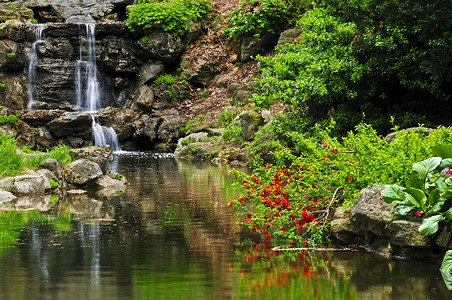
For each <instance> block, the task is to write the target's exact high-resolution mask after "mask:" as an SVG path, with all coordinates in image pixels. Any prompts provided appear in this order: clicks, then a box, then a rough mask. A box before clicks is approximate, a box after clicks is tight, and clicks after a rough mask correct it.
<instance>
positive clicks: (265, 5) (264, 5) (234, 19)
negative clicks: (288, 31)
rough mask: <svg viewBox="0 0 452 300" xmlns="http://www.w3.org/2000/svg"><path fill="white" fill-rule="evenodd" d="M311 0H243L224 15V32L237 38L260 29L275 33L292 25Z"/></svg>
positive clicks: (257, 32)
mask: <svg viewBox="0 0 452 300" xmlns="http://www.w3.org/2000/svg"><path fill="white" fill-rule="evenodd" d="M310 3H311V1H305V0H301V1H290V0H244V1H241V2H240V5H239V7H238V8H236V9H235V10H233V11H231V12H229V13H228V14H227V15H226V17H227V18H226V22H227V24H228V26H227V28H225V29H224V33H225V34H226V35H228V36H229V37H231V38H238V37H240V36H241V35H243V34H246V33H253V34H259V33H260V32H261V31H264V30H265V31H269V32H273V33H276V31H275V30H276V28H278V30H283V29H284V28H286V27H289V26H292V25H294V23H295V22H294V21H295V19H296V18H298V17H299V16H300V15H301V13H302V12H303V11H304V10H305V9H306V8H307V7H308V6H309V5H310Z"/></svg>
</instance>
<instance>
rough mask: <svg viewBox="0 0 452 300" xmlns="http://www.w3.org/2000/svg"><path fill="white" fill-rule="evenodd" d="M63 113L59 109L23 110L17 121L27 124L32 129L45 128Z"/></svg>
mask: <svg viewBox="0 0 452 300" xmlns="http://www.w3.org/2000/svg"><path fill="white" fill-rule="evenodd" d="M64 113H65V111H64V110H61V109H53V110H45V109H34V110H24V111H22V112H21V113H20V114H19V119H20V120H22V121H25V122H27V123H28V124H30V125H31V126H33V127H38V126H46V125H47V124H48V123H49V122H50V121H52V120H54V119H56V118H58V117H60V116H61V115H62V114H64Z"/></svg>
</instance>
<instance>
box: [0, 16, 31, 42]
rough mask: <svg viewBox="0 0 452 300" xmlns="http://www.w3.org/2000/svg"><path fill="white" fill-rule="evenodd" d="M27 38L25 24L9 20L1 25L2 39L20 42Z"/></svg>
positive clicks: (0, 34) (0, 35) (0, 37)
mask: <svg viewBox="0 0 452 300" xmlns="http://www.w3.org/2000/svg"><path fill="white" fill-rule="evenodd" d="M24 38H25V30H24V23H22V22H21V21H19V20H7V21H6V22H4V23H0V39H10V40H13V41H15V42H19V41H21V40H23V39H24Z"/></svg>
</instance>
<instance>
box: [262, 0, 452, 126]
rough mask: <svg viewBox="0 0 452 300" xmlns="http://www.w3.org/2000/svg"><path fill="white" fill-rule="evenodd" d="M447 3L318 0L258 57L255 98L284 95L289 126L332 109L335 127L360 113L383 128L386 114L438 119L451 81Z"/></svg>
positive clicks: (409, 122) (402, 119)
mask: <svg viewBox="0 0 452 300" xmlns="http://www.w3.org/2000/svg"><path fill="white" fill-rule="evenodd" d="M451 6H452V4H451V2H450V1H446V0H442V1H437V2H435V3H429V2H419V1H408V0H406V1H384V2H381V1H377V0H370V1H365V2H362V1H355V0H346V1H339V2H338V1H329V0H327V1H324V2H322V5H320V4H319V5H318V6H315V7H314V9H312V10H309V11H307V12H306V13H305V14H304V15H303V17H302V18H301V19H300V20H299V22H298V24H299V25H300V26H301V27H302V28H303V29H304V31H303V32H302V33H301V35H300V42H299V43H298V44H286V45H283V46H281V47H279V48H278V53H277V54H276V55H275V56H269V57H260V58H258V60H259V61H260V64H261V66H262V69H261V77H260V81H259V86H260V91H261V93H260V94H259V95H256V96H255V98H254V101H255V102H256V104H258V105H260V106H266V105H269V104H271V103H272V102H273V101H275V100H279V101H283V102H284V103H285V104H286V105H287V107H288V110H289V114H287V119H286V120H287V122H288V123H290V125H292V126H297V123H300V122H299V121H300V120H302V119H306V118H308V117H309V118H311V119H312V120H313V121H314V122H317V121H319V120H321V119H325V118H326V117H327V116H328V115H330V116H333V117H334V118H335V120H336V121H337V123H338V124H337V125H338V126H337V127H336V130H337V132H338V133H340V134H344V133H345V132H347V131H348V130H350V129H352V128H353V127H354V126H356V124H359V123H360V122H363V121H364V122H366V123H370V124H372V125H373V126H374V128H375V129H377V130H378V131H379V132H385V131H386V132H387V131H388V130H389V129H390V124H389V122H388V121H387V117H386V116H387V115H393V116H394V117H395V118H396V119H397V121H398V123H399V125H401V126H403V127H409V126H416V125H417V124H418V123H426V122H427V121H428V122H431V123H436V124H440V123H438V122H441V121H442V120H447V119H448V116H447V115H446V113H445V112H447V111H448V109H446V107H448V106H449V103H447V102H445V100H447V99H449V98H450V94H451V88H450V87H451V86H452V84H451V81H452V74H451V73H450V72H449V71H447V70H450V68H451V65H452V60H451V59H450V55H447V54H446V53H450V51H451V47H452V46H451V45H452V43H451V41H452V36H451V35H450V30H448V29H447V28H449V29H450V28H451V26H452V21H451V20H452V16H451V14H452V9H451ZM422 11H428V12H429V13H428V14H427V13H425V12H424V13H421V12H422ZM433 24H438V27H436V25H433ZM426 32H428V33H429V34H428V35H427V34H425V33H426ZM440 61H441V62H444V65H442V66H439V65H438V64H439V62H440ZM438 106H441V107H443V108H444V109H443V110H442V111H443V112H444V113H443V114H442V115H441V111H438V110H437V107H438ZM363 113H364V114H363ZM439 116H441V117H442V118H443V119H441V118H440V117H439ZM428 122H427V123H428ZM309 126H311V125H309ZM298 127H299V126H298ZM294 129H303V128H296V127H295V128H294ZM305 129H306V128H305Z"/></svg>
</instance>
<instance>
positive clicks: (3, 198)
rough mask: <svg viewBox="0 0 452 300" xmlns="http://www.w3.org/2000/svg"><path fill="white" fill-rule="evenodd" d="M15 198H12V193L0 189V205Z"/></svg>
mask: <svg viewBox="0 0 452 300" xmlns="http://www.w3.org/2000/svg"><path fill="white" fill-rule="evenodd" d="M16 198H17V197H16V196H14V195H13V194H12V193H10V192H7V191H4V190H2V189H0V203H4V202H8V201H11V200H14V199H16Z"/></svg>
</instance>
